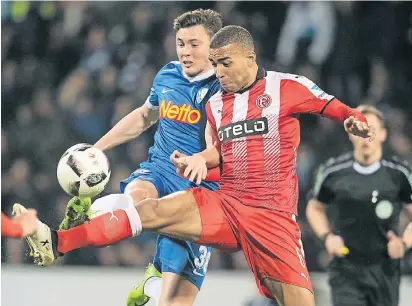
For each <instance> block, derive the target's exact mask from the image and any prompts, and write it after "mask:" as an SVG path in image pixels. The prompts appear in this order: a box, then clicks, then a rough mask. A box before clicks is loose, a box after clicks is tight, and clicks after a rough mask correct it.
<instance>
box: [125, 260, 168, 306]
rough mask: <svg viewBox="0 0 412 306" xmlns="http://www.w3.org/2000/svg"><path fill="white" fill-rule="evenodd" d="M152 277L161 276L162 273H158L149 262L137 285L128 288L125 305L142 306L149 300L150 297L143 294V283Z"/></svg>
mask: <svg viewBox="0 0 412 306" xmlns="http://www.w3.org/2000/svg"><path fill="white" fill-rule="evenodd" d="M152 277H162V273H160V272H159V271H158V270H157V269H156V268H155V266H154V265H153V264H149V265H148V267H147V268H146V272H145V273H144V276H143V280H142V281H141V282H140V284H139V285H136V286H134V287H133V288H132V289H131V290H130V292H129V295H128V296H127V302H126V304H127V306H143V305H145V304H146V303H147V302H149V300H150V297H148V296H147V295H146V294H144V285H145V284H146V282H147V280H148V279H150V278H152Z"/></svg>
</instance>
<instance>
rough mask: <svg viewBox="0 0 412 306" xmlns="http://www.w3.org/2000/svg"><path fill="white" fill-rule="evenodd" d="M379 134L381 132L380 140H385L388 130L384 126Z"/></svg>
mask: <svg viewBox="0 0 412 306" xmlns="http://www.w3.org/2000/svg"><path fill="white" fill-rule="evenodd" d="M380 134H381V136H380V140H381V142H385V141H386V138H387V137H388V130H387V129H385V128H382V129H381V132H380Z"/></svg>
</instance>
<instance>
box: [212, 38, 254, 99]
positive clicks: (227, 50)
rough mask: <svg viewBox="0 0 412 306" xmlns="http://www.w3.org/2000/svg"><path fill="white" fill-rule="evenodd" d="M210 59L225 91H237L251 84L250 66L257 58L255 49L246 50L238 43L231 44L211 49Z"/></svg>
mask: <svg viewBox="0 0 412 306" xmlns="http://www.w3.org/2000/svg"><path fill="white" fill-rule="evenodd" d="M209 59H210V61H211V62H212V65H213V67H214V69H215V73H216V77H217V78H218V79H219V82H220V85H221V86H222V88H223V89H224V90H225V91H227V92H237V91H239V90H240V89H242V88H244V87H246V86H248V85H249V84H248V83H249V80H250V68H251V67H252V64H253V61H254V60H255V54H254V52H253V51H247V50H244V49H242V48H241V47H240V46H239V45H237V44H229V45H226V46H223V47H221V48H217V49H211V50H210V56H209Z"/></svg>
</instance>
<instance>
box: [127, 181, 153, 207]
mask: <svg viewBox="0 0 412 306" xmlns="http://www.w3.org/2000/svg"><path fill="white" fill-rule="evenodd" d="M124 193H125V194H130V195H131V196H132V198H133V201H134V203H138V202H140V201H142V200H144V199H147V198H153V199H157V198H158V197H159V195H158V191H157V188H156V186H155V184H154V183H152V182H149V181H143V180H139V179H135V180H134V181H132V182H130V183H129V184H127V186H126V188H125V190H124Z"/></svg>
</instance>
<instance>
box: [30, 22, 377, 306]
mask: <svg viewBox="0 0 412 306" xmlns="http://www.w3.org/2000/svg"><path fill="white" fill-rule="evenodd" d="M210 60H211V62H212V64H213V66H214V67H215V72H216V76H217V78H218V79H219V82H220V84H221V86H222V91H221V92H220V93H218V94H216V95H215V96H213V97H212V98H211V99H210V103H209V106H208V111H207V113H208V126H207V132H208V133H210V134H211V136H212V137H213V139H214V140H215V146H211V147H210V148H208V149H206V150H204V151H202V152H200V153H197V154H194V155H192V156H184V155H183V154H181V153H180V152H177V151H176V152H174V153H173V154H172V156H171V159H172V161H173V162H174V163H175V164H176V166H177V170H178V172H179V173H181V174H182V175H183V176H185V177H187V178H189V180H191V181H194V180H196V181H197V182H199V181H201V180H202V179H204V178H205V176H206V173H207V169H212V168H215V167H217V166H219V165H220V163H221V161H222V174H221V187H220V189H219V190H218V191H210V190H207V189H204V188H193V189H189V190H186V191H183V192H178V193H174V194H171V195H169V196H167V197H164V198H160V199H145V200H143V201H141V202H139V203H137V204H134V203H133V201H132V200H131V199H130V198H128V197H127V195H123V194H121V195H110V196H111V197H112V202H113V205H112V206H111V207H108V208H107V212H106V213H103V214H101V215H100V216H98V217H96V218H94V219H92V220H91V221H90V222H89V223H86V224H83V225H80V226H78V227H75V228H73V229H70V230H68V231H53V230H50V228H49V227H48V226H47V225H45V224H43V225H42V226H41V227H39V229H38V230H37V231H36V235H35V239H34V238H32V239H31V242H30V243H31V246H32V247H33V248H34V249H35V250H36V251H37V252H38V256H39V257H40V258H41V259H42V264H43V265H48V264H51V263H53V261H54V258H55V257H58V256H61V255H62V254H64V253H67V252H69V251H71V250H74V249H77V248H80V247H85V246H96V247H99V246H104V245H108V244H113V243H116V242H118V241H120V240H122V239H125V238H128V237H132V236H135V235H138V234H139V233H140V232H141V231H142V230H143V231H154V232H157V233H161V234H164V235H168V236H171V237H174V238H178V239H183V240H190V241H195V242H198V243H201V244H203V245H209V246H213V247H216V248H220V249H223V250H227V251H231V252H234V251H239V250H243V252H244V254H245V257H246V259H247V262H248V264H249V266H250V268H251V270H252V272H253V274H254V276H255V279H256V284H257V286H258V288H259V291H260V292H261V293H262V294H264V295H266V296H267V297H269V298H272V299H276V300H277V301H278V302H279V303H280V304H281V305H286V306H301V305H306V306H311V305H314V303H315V302H314V298H313V293H312V285H311V281H310V278H309V275H308V271H307V268H306V263H305V258H304V252H303V247H302V242H301V240H300V230H299V226H298V224H297V222H296V218H297V200H298V196H297V194H298V185H297V176H296V155H297V149H298V145H299V137H300V135H299V121H298V115H299V114H301V113H313V114H318V115H321V116H324V117H327V118H330V119H333V120H336V121H338V122H340V123H342V124H343V125H344V127H345V130H346V131H347V132H348V133H351V134H354V135H357V136H360V137H364V138H367V137H371V136H372V130H371V128H370V127H369V126H368V124H367V122H366V119H365V117H364V116H363V115H362V114H361V113H360V112H359V111H357V110H354V109H351V108H349V107H347V106H346V105H344V104H343V103H342V102H340V101H339V100H338V99H336V98H334V97H333V96H330V95H328V94H326V93H325V92H323V91H322V90H321V89H319V87H317V86H316V85H315V84H313V83H312V82H311V81H310V80H308V79H306V78H304V77H301V76H295V75H290V74H284V73H278V72H271V71H268V72H266V71H265V70H264V69H263V68H261V67H259V66H258V65H257V63H256V54H255V50H254V44H253V38H252V36H251V35H250V33H249V32H248V31H247V30H245V29H244V28H242V27H238V26H227V27H224V28H222V29H221V30H220V31H219V32H217V33H216V34H215V35H214V36H213V38H212V41H211V54H210ZM44 239H47V240H48V241H50V245H48V246H47V247H49V249H48V250H46V248H45V247H44V246H43V245H42V244H41V243H40V240H44ZM50 246H51V247H50Z"/></svg>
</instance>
